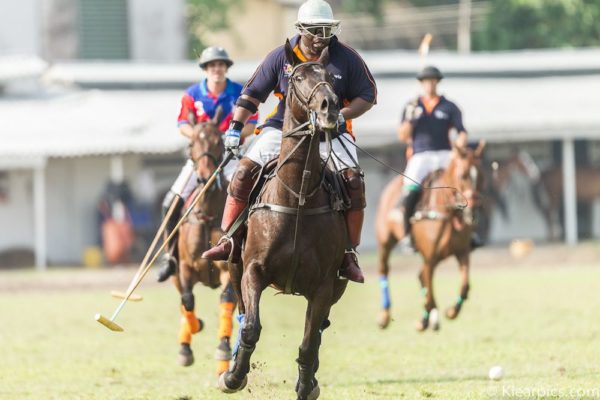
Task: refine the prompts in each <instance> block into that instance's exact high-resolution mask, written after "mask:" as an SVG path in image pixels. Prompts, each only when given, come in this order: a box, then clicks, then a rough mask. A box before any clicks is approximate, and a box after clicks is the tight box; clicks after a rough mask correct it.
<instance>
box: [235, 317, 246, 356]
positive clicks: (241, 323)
mask: <svg viewBox="0 0 600 400" xmlns="http://www.w3.org/2000/svg"><path fill="white" fill-rule="evenodd" d="M235 318H236V319H237V321H238V325H239V328H238V335H237V339H236V340H235V344H234V345H233V358H232V359H233V360H235V356H236V355H237V352H238V349H239V348H240V340H242V329H243V328H244V323H245V322H246V314H238V316H237V317H235Z"/></svg>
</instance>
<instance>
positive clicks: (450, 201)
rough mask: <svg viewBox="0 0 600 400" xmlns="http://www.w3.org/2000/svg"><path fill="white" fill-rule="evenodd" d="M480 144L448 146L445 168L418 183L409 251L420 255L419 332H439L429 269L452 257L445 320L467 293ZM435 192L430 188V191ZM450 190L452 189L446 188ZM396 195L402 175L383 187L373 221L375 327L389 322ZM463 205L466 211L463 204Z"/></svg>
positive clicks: (398, 234) (398, 219)
mask: <svg viewBox="0 0 600 400" xmlns="http://www.w3.org/2000/svg"><path fill="white" fill-rule="evenodd" d="M483 147H484V144H483V143H482V142H481V143H480V144H479V146H478V147H477V149H475V150H472V149H466V150H459V149H457V148H454V150H453V157H452V160H451V161H450V164H449V166H448V168H447V169H446V170H445V171H443V170H439V171H436V172H434V173H432V174H430V175H429V176H428V177H427V178H426V180H425V182H424V183H423V187H424V188H426V189H427V188H432V189H430V190H425V191H424V193H423V196H422V198H421V199H420V201H419V204H418V205H417V211H416V212H415V215H414V217H413V220H412V221H413V222H412V227H411V234H412V237H413V239H414V243H415V249H416V250H417V251H418V252H419V253H421V256H422V258H423V266H422V269H421V271H420V272H419V281H420V283H421V288H422V291H423V294H424V296H425V312H424V314H423V318H422V319H421V320H420V321H419V322H418V323H417V329H418V330H419V331H423V330H425V329H426V328H427V327H428V326H429V325H431V326H432V328H433V329H439V320H438V312H437V305H436V303H435V299H434V297H433V271H434V269H435V267H436V265H437V264H438V263H439V262H440V261H442V260H444V259H445V258H447V257H449V256H451V255H454V256H455V257H456V258H457V260H458V262H459V267H460V271H461V277H462V284H461V289H460V296H459V298H458V300H457V302H456V304H455V305H454V306H452V307H451V308H449V309H448V310H447V312H446V316H447V317H448V318H449V319H454V318H456V317H457V316H458V313H459V312H460V309H461V307H462V304H463V302H464V301H465V300H466V299H467V296H468V292H469V254H470V252H471V234H472V230H473V229H474V227H473V208H474V207H476V206H477V205H478V202H479V190H480V189H481V187H482V184H483V175H482V174H481V169H480V157H481V153H482V151H483ZM436 187H437V188H438V189H433V188H436ZM451 188H456V190H452V189H451ZM401 191H402V177H397V178H395V179H394V180H393V181H392V182H390V183H389V184H388V185H387V187H386V188H385V189H384V192H383V194H382V196H381V199H380V202H379V207H378V210H377V217H376V224H377V225H376V233H377V240H378V246H379V274H380V283H381V290H382V311H381V313H380V317H379V326H380V327H381V328H382V329H383V328H386V327H387V326H388V324H389V322H390V308H391V302H390V300H389V288H388V280H387V277H388V273H389V257H390V254H391V251H392V249H393V248H394V246H395V245H396V243H397V242H398V240H399V239H401V238H402V236H403V235H404V232H403V228H402V216H401V215H402V214H401V212H400V211H399V210H398V209H397V208H395V207H396V205H397V204H398V200H399V199H400V196H401ZM465 201H466V203H467V204H466V207H464V206H465V204H464V203H465Z"/></svg>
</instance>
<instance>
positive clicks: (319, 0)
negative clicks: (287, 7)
mask: <svg viewBox="0 0 600 400" xmlns="http://www.w3.org/2000/svg"><path fill="white" fill-rule="evenodd" d="M339 23H340V21H339V20H337V19H333V11H332V10H331V6H330V5H329V3H327V2H326V1H324V0H307V1H305V2H304V3H302V5H301V6H300V8H299V9H298V20H297V21H296V24H301V25H324V24H328V25H338V24H339Z"/></svg>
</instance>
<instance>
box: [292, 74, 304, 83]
mask: <svg viewBox="0 0 600 400" xmlns="http://www.w3.org/2000/svg"><path fill="white" fill-rule="evenodd" d="M302 79H304V77H303V76H302V75H296V76H295V77H294V80H295V81H296V82H302Z"/></svg>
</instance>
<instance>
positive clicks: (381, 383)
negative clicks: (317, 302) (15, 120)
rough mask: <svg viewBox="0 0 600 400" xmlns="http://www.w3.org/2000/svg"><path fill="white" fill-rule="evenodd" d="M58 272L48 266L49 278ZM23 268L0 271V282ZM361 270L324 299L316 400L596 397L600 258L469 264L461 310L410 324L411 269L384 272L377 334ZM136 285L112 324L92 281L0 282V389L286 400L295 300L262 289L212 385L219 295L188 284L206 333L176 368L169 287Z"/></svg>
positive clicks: (374, 294)
mask: <svg viewBox="0 0 600 400" xmlns="http://www.w3.org/2000/svg"><path fill="white" fill-rule="evenodd" d="M71 273H72V274H76V275H78V276H79V277H81V276H84V275H85V274H86V272H85V271H79V272H71ZM65 274H67V272H64V271H59V272H49V273H48V275H49V276H50V278H49V279H50V280H52V277H53V276H56V277H57V279H58V278H60V279H64V277H65ZM131 274H133V271H131ZM32 275H33V273H31V272H29V273H21V272H9V273H6V272H4V273H0V280H3V279H5V280H10V279H12V280H18V279H22V280H23V282H27V281H28V280H29V279H33V278H31V276H32ZM369 278H370V279H369V282H368V283H367V284H365V285H363V286H359V285H355V284H353V285H349V289H348V290H347V292H346V295H345V297H344V298H342V300H341V302H340V303H339V304H338V305H337V306H336V307H335V308H334V309H333V313H332V317H331V320H332V327H331V328H330V329H328V330H327V331H326V332H325V334H324V339H323V345H322V347H321V369H320V371H319V372H318V376H317V377H318V379H319V381H320V384H321V399H421V398H434V399H494V398H498V399H500V398H583V399H585V398H600V320H599V317H598V310H600V268H594V267H591V266H578V265H570V266H563V267H553V268H540V267H528V266H521V267H518V268H487V269H479V270H477V269H475V271H474V273H473V276H472V291H471V298H470V299H469V301H468V302H467V303H466V305H465V307H464V309H463V313H462V314H461V315H460V317H459V318H458V319H457V320H456V321H446V320H443V321H442V329H441V331H440V332H438V333H434V332H431V331H428V332H425V333H421V334H419V333H417V332H415V330H414V322H415V321H416V320H417V318H418V317H419V315H420V311H421V309H420V303H421V298H420V297H419V291H418V287H417V282H416V269H415V268H413V267H411V268H408V267H406V268H405V271H403V272H401V273H396V274H395V275H393V277H392V280H391V289H392V302H393V316H394V321H393V322H392V324H391V325H390V327H389V328H388V329H387V330H386V331H381V330H379V329H378V328H377V326H376V323H375V320H376V314H377V311H378V307H379V289H378V284H377V279H376V276H375V275H374V274H371V275H370V276H369ZM435 287H436V292H437V297H438V304H439V305H440V307H441V308H445V306H447V305H449V304H450V303H451V302H452V301H453V299H454V298H455V297H456V294H457V290H458V274H457V272H456V269H455V268H448V267H444V268H443V270H441V271H439V273H438V275H437V280H436V282H435ZM117 288H118V287H117ZM141 293H143V295H144V296H145V300H144V301H143V302H141V303H132V304H129V305H127V307H126V308H125V310H124V312H123V313H122V314H121V316H120V318H119V323H121V324H122V326H124V327H125V329H126V332H125V333H120V334H119V333H113V332H110V331H108V330H107V329H105V328H103V327H102V326H101V325H99V324H98V323H97V322H95V321H94V319H93V316H94V314H95V313H97V312H101V313H103V314H105V315H108V316H110V314H111V313H112V311H113V310H114V307H115V306H116V305H117V302H116V301H115V300H113V299H111V298H110V297H109V295H108V291H107V290H106V288H105V287H103V288H93V287H92V288H79V289H77V288H75V289H71V290H65V289H60V290H51V289H43V290H11V291H8V292H7V291H4V292H2V291H0V354H1V359H0V399H226V398H230V399H293V398H295V396H294V392H293V388H294V384H295V380H296V376H297V375H296V373H297V369H296V363H295V361H294V360H295V358H296V356H297V349H298V345H299V344H300V340H301V337H302V330H303V323H304V310H305V301H304V300H303V299H302V298H297V297H289V296H273V294H274V292H273V291H272V290H270V289H269V290H268V291H267V292H266V293H265V295H264V296H263V300H262V304H261V305H262V310H261V311H262V324H263V331H262V336H261V340H260V342H259V344H258V346H257V350H256V352H255V353H254V361H255V362H256V368H255V369H254V370H253V371H252V372H251V374H250V375H249V384H248V387H247V389H246V390H244V391H243V392H241V393H239V394H234V395H224V394H221V393H220V392H219V391H218V390H217V389H216V388H215V382H216V375H215V373H214V369H215V363H214V361H213V359H212V357H213V354H214V349H215V346H216V344H217V343H216V338H215V335H216V333H215V332H216V320H217V318H216V317H217V308H216V306H217V302H218V292H216V291H214V292H212V291H209V290H208V289H205V288H201V287H197V288H196V304H197V310H198V312H199V315H200V316H201V317H202V318H203V319H204V321H205V323H206V329H205V330H204V331H203V332H201V333H199V334H197V335H195V336H194V342H193V344H192V348H193V350H194V352H195V355H196V363H195V364H194V365H193V366H191V367H189V368H183V367H180V366H178V365H177V364H176V359H177V357H176V356H177V350H178V345H177V339H176V338H177V331H178V320H179V315H178V303H179V299H178V296H177V294H176V291H175V289H174V288H172V287H171V286H170V285H169V284H165V285H164V286H156V285H151V286H150V287H148V288H145V289H144V288H143V289H142V291H141ZM493 365H502V366H503V367H504V370H505V373H506V376H505V378H504V379H503V380H502V381H500V382H492V381H490V380H489V379H488V378H487V372H488V370H489V368H490V367H492V366H493ZM528 390H529V391H533V393H531V392H528ZM585 390H587V393H586V392H584V391H585ZM518 394H521V396H520V397H519V396H517V395H518ZM527 394H533V395H534V396H531V397H528V396H526V395H527ZM576 394H579V395H580V396H576ZM594 396H596V397H594Z"/></svg>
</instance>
